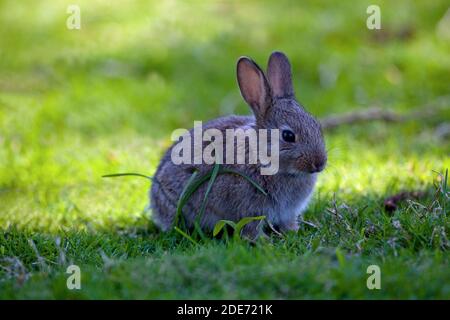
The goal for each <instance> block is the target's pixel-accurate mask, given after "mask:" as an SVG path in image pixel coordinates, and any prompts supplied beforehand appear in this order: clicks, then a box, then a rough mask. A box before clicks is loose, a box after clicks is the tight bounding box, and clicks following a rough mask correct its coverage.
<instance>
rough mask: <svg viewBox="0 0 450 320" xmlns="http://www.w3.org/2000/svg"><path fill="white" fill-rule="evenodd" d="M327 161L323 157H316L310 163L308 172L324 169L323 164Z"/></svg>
mask: <svg viewBox="0 0 450 320" xmlns="http://www.w3.org/2000/svg"><path fill="white" fill-rule="evenodd" d="M326 163H327V160H326V159H325V158H321V159H316V160H315V161H313V162H312V163H311V169H310V170H309V172H310V173H316V172H321V171H323V169H325V165H326Z"/></svg>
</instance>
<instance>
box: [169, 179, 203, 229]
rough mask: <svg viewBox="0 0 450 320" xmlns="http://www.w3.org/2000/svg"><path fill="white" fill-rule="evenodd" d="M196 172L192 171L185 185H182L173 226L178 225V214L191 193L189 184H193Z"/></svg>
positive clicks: (180, 213) (179, 214)
mask: <svg viewBox="0 0 450 320" xmlns="http://www.w3.org/2000/svg"><path fill="white" fill-rule="evenodd" d="M197 174H198V171H194V172H193V173H192V175H191V176H190V177H189V180H188V181H187V183H186V186H185V187H184V189H183V191H182V192H181V195H180V199H179V200H178V203H177V212H176V214H175V221H174V225H175V226H177V225H178V219H179V218H180V216H181V215H182V213H183V211H182V210H183V207H184V205H185V204H186V202H187V201H188V200H189V198H190V196H191V195H192V192H193V191H191V189H192V187H191V185H192V184H193V182H194V179H195V177H196V176H197ZM188 192H190V193H188Z"/></svg>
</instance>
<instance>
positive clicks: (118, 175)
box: [102, 172, 152, 180]
mask: <svg viewBox="0 0 450 320" xmlns="http://www.w3.org/2000/svg"><path fill="white" fill-rule="evenodd" d="M124 176H136V177H142V178H146V179H149V180H152V177H149V176H146V175H145V174H141V173H135V172H126V173H112V174H105V175H103V176H102V178H115V177H124Z"/></svg>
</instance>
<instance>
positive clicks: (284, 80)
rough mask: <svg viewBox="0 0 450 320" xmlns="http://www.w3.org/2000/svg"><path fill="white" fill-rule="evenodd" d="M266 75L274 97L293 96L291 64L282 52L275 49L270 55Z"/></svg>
mask: <svg viewBox="0 0 450 320" xmlns="http://www.w3.org/2000/svg"><path fill="white" fill-rule="evenodd" d="M267 77H268V78H269V84H270V88H271V89H272V94H273V96H274V97H276V98H291V97H294V88H293V86H292V71H291V64H290V63H289V59H288V58H287V57H286V55H285V54H284V53H282V52H278V51H275V52H273V53H272V54H271V55H270V58H269V64H268V67H267Z"/></svg>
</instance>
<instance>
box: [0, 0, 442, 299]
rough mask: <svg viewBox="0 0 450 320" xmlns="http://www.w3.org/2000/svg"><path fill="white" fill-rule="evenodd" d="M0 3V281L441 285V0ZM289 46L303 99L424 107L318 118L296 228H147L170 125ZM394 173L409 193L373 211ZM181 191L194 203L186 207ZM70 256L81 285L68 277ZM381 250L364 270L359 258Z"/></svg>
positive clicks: (120, 294) (319, 106) (164, 287)
mask: <svg viewBox="0 0 450 320" xmlns="http://www.w3.org/2000/svg"><path fill="white" fill-rule="evenodd" d="M71 3H72V2H70V1H59V2H58V3H56V2H53V1H40V2H32V1H25V2H20V4H19V3H17V2H15V1H9V0H6V1H2V2H1V3H0V58H1V59H0V169H1V170H0V298H2V299H6V298H12V299H17V298H45V299H47V298H48V299H54V298H63V299H69V298H77V299H80V298H88V299H92V298H100V299H105V298H127V299H133V298H208V299H211V298H275V299H278V298H286V299H299V298H345V299H348V298H356V299H362V298H368V299H377V298H381V299H387V298H406V299H417V298H425V299H431V298H443V299H449V298H450V272H449V271H448V266H449V265H450V264H449V262H450V261H449V247H450V241H449V232H450V224H449V207H450V203H449V196H448V183H447V179H446V178H445V172H446V169H447V168H450V157H449V154H450V143H449V138H448V134H447V136H446V135H445V134H439V132H441V131H439V128H445V124H446V123H447V124H448V122H449V121H450V111H449V110H450V108H449V105H450V91H449V90H448V83H450V54H449V53H450V41H448V40H449V37H450V36H449V33H448V28H445V27H441V26H442V25H444V26H445V25H447V26H448V24H449V22H448V20H445V19H444V18H443V17H444V15H445V12H446V10H447V8H448V4H447V3H446V2H445V1H433V2H429V1H422V2H414V3H411V2H407V1H397V2H395V3H392V1H379V5H380V8H381V12H382V30H381V31H370V30H368V29H367V28H366V27H365V19H366V18H367V14H366V8H367V6H368V5H369V4H372V3H371V2H370V1H361V2H358V4H354V3H350V2H348V3H339V4H337V3H335V2H331V1H305V2H302V4H301V5H299V4H297V3H296V2H294V1H282V2H277V3H269V2H256V1H249V0H246V1H244V2H242V1H241V2H238V1H214V2H211V3H209V4H206V3H203V2H200V1H189V2H169V1H167V2H162V3H160V2H157V1H155V2H150V3H147V2H144V1H127V2H121V4H108V3H107V2H104V1H79V4H80V8H81V14H82V29H81V30H79V31H70V30H67V29H66V27H65V19H66V18H67V14H66V7H67V5H68V4H71ZM273 50H282V51H285V52H286V53H287V54H288V56H289V57H290V58H291V60H292V64H293V68H294V86H295V88H296V92H297V96H298V98H299V100H300V101H301V102H302V103H303V104H304V105H305V106H306V107H307V109H308V110H310V111H311V112H312V113H313V114H315V115H317V116H318V117H325V116H327V115H329V114H336V113H343V112H347V111H351V110H361V109H364V108H367V107H371V106H378V107H382V108H387V109H390V110H394V111H396V112H400V113H408V112H411V111H412V110H418V109H426V108H431V107H434V106H441V107H443V108H441V109H440V110H441V111H439V113H438V114H436V115H435V116H433V117H431V118H427V119H417V120H415V121H408V122H403V123H380V122H376V123H368V124H364V125H353V126H343V127H340V128H337V129H336V130H333V131H327V132H325V139H326V143H327V147H328V150H329V166H328V168H327V169H326V170H325V172H324V173H323V174H321V176H320V178H319V184H318V186H317V189H316V192H315V194H314V197H313V200H312V203H311V205H310V207H309V208H308V210H307V212H306V213H305V217H304V220H305V221H306V222H305V223H302V224H301V228H300V230H299V232H298V233H290V234H287V235H286V236H285V237H284V238H280V237H278V236H277V235H273V236H272V238H271V240H270V241H268V240H261V241H260V242H258V243H257V244H255V245H253V244H250V243H247V242H245V241H241V240H239V239H236V238H234V237H232V238H230V239H228V240H226V239H217V238H214V237H213V236H212V235H207V236H206V238H202V239H200V240H199V239H194V240H195V242H198V244H193V243H192V242H191V241H189V240H188V239H186V238H185V237H183V236H182V235H180V234H178V233H177V232H175V231H174V232H171V233H167V234H163V233H160V232H158V230H157V229H156V228H155V226H154V225H153V223H152V222H151V220H150V213H149V212H147V211H145V210H144V208H145V207H146V206H147V205H148V188H149V184H150V183H151V182H150V181H149V180H146V179H137V178H125V177H124V178H121V179H102V178H101V176H102V175H105V174H108V173H114V172H140V173H143V174H145V175H148V176H151V175H152V174H153V172H154V170H155V168H156V166H157V164H158V161H159V159H160V157H161V155H162V153H163V152H164V150H165V148H167V147H168V146H169V145H170V143H171V142H170V139H169V137H170V134H171V132H172V131H173V130H174V129H176V128H189V127H191V126H192V124H193V121H194V120H203V121H206V120H208V119H211V118H214V117H217V116H219V115H224V114H229V113H239V114H248V113H249V109H248V107H247V106H246V105H245V104H244V102H243V101H242V99H241V98H240V96H239V92H238V89H237V86H236V80H235V74H234V72H235V62H236V60H237V58H238V57H239V56H241V55H249V56H251V57H253V58H254V59H255V60H256V61H258V62H259V63H260V64H261V65H262V66H264V65H265V64H266V61H267V58H268V56H269V54H270V52H271V51H273ZM402 190H423V191H425V194H426V196H425V197H424V198H421V199H419V200H414V201H409V202H405V203H403V204H402V205H401V207H400V208H399V210H397V211H396V212H394V213H393V214H390V213H388V212H385V210H384V208H383V201H384V199H385V198H386V197H388V196H391V195H393V194H395V193H398V192H400V191H402ZM199 209H200V208H199ZM70 264H77V265H79V266H80V268H81V272H82V280H81V283H82V289H81V290H73V291H71V290H68V289H67V287H66V280H67V277H68V275H67V274H66V273H65V271H66V268H67V267H68V266H69V265H70ZM372 264H376V265H379V266H380V268H381V290H368V289H367V287H366V280H367V277H368V276H369V275H368V274H367V267H368V266H369V265H372Z"/></svg>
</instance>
